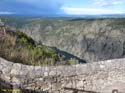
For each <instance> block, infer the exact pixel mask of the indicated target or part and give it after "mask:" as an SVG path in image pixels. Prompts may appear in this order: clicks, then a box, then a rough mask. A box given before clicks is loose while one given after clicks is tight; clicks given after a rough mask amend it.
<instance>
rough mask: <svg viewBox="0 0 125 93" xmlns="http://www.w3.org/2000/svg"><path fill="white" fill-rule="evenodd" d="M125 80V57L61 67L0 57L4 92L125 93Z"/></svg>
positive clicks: (1, 81) (0, 74) (0, 81)
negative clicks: (37, 64)
mask: <svg viewBox="0 0 125 93" xmlns="http://www.w3.org/2000/svg"><path fill="white" fill-rule="evenodd" d="M124 83H125V58H123V59H113V60H107V61H101V62H94V63H87V64H79V65H73V66H57V67H54V66H53V67H41V66H28V65H23V64H19V63H13V62H9V61H6V60H4V59H2V58H0V89H1V90H0V91H3V93H4V92H5V93H6V92H7V91H10V90H7V89H13V90H12V93H28V92H24V91H35V92H36V93H125V84H124ZM18 89H20V91H17V90H18ZM113 91H116V92H113ZM118 91H119V92H118ZM29 93H30V92H29Z"/></svg>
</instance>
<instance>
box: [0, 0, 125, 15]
mask: <svg viewBox="0 0 125 93" xmlns="http://www.w3.org/2000/svg"><path fill="white" fill-rule="evenodd" d="M123 13H125V0H0V15H2V14H6V15H7V14H8V15H9V14H21V15H50V16H51V15H85V14H89V15H97V14H123Z"/></svg>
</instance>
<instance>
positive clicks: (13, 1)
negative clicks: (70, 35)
mask: <svg viewBox="0 0 125 93" xmlns="http://www.w3.org/2000/svg"><path fill="white" fill-rule="evenodd" d="M62 4H63V2H62V1H61V0H1V1H0V11H2V12H4V11H5V12H6V11H7V12H15V13H16V14H42V15H54V14H62V13H63V12H62V11H61V6H62Z"/></svg>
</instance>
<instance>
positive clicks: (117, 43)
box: [21, 19, 125, 62]
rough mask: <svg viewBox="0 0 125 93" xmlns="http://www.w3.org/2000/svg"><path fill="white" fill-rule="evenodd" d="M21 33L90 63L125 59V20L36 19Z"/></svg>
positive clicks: (23, 28) (24, 27)
mask: <svg viewBox="0 0 125 93" xmlns="http://www.w3.org/2000/svg"><path fill="white" fill-rule="evenodd" d="M21 29H22V31H24V32H25V33H27V34H28V35H29V36H31V37H32V38H34V39H35V40H36V41H38V42H42V43H43V44H45V45H48V46H53V47H57V48H59V49H61V50H64V51H67V52H69V53H71V54H74V55H75V56H78V57H80V58H82V59H85V60H86V61H88V62H93V61H100V60H107V59H114V58H122V57H124V56H125V19H83V20H77V19H75V20H68V19H36V20H35V19H34V20H33V21H32V22H31V23H29V24H26V25H25V26H23V27H22V28H21Z"/></svg>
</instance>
